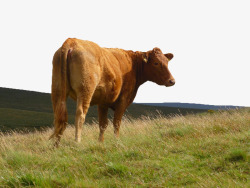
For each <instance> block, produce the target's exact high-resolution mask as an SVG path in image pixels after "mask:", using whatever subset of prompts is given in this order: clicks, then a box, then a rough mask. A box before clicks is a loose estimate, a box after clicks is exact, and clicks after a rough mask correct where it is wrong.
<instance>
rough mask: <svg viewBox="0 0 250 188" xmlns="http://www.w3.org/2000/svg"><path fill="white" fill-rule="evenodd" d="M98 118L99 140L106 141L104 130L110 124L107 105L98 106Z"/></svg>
mask: <svg viewBox="0 0 250 188" xmlns="http://www.w3.org/2000/svg"><path fill="white" fill-rule="evenodd" d="M98 119H99V128H100V134H99V141H100V142H103V141H104V132H105V130H106V128H107V126H108V107H106V106H101V105H99V106H98Z"/></svg>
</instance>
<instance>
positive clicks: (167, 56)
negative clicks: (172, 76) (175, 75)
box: [164, 53, 174, 61]
mask: <svg viewBox="0 0 250 188" xmlns="http://www.w3.org/2000/svg"><path fill="white" fill-rule="evenodd" d="M164 55H165V56H166V58H168V60H169V61H170V60H171V59H173V57H174V55H173V54H171V53H168V54H164Z"/></svg>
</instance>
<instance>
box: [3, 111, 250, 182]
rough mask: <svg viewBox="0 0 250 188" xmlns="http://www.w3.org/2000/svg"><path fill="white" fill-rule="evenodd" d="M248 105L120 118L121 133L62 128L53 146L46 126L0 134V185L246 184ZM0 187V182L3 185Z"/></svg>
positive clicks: (93, 125) (249, 135)
mask: <svg viewBox="0 0 250 188" xmlns="http://www.w3.org/2000/svg"><path fill="white" fill-rule="evenodd" d="M249 125H250V109H249V108H248V109H241V110H229V111H221V112H214V113H203V114H196V115H187V116H180V115H175V116H172V117H171V118H170V117H167V118H166V117H164V116H159V117H157V118H141V119H136V120H135V119H124V122H123V125H122V127H121V137H120V139H115V138H114V136H113V128H112V126H111V125H109V127H108V129H107V131H106V134H105V142H104V143H103V144H100V143H98V142H97V137H98V133H99V130H98V126H97V124H92V126H84V130H83V135H82V141H81V143H78V144H77V143H75V142H74V141H73V140H74V128H73V127H68V128H67V129H66V131H65V134H64V136H63V139H62V143H61V145H60V147H59V148H58V149H52V148H53V147H52V145H53V144H52V143H51V142H49V141H48V137H49V135H50V134H51V132H52V130H51V129H48V130H47V131H45V132H42V133H41V132H33V133H29V134H20V133H13V134H11V135H0V143H1V144H0V185H1V186H2V187H24V186H28V187H185V186H187V187H249V186H250V184H249V182H248V181H249V178H250V176H249V172H250V168H249V167H250V166H249V162H250V156H249V154H250V150H249V143H250V134H249V133H250V126H249ZM1 186H0V187H1Z"/></svg>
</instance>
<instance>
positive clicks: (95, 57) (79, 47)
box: [51, 38, 175, 145]
mask: <svg viewBox="0 0 250 188" xmlns="http://www.w3.org/2000/svg"><path fill="white" fill-rule="evenodd" d="M172 58H173V54H171V53H168V54H163V53H162V52H161V50H160V49H159V48H154V49H153V50H150V51H147V52H138V51H137V52H133V51H127V50H122V49H117V48H101V47H100V46H98V45H97V44H95V43H93V42H90V41H84V40H79V39H71V38H69V39H67V40H66V41H65V42H64V44H63V45H62V47H61V48H59V49H58V50H57V52H56V53H55V55H54V57H53V75H52V103H53V110H54V126H55V130H54V133H53V135H52V136H51V138H52V137H54V136H55V137H56V143H55V145H58V143H59V141H60V138H61V136H62V134H63V132H64V130H65V128H66V125H67V118H68V117H67V109H66V99H67V97H68V96H70V97H71V98H73V99H74V100H76V101H77V107H76V116H75V127H76V132H75V139H76V141H77V142H80V140H81V131H82V125H83V123H84V121H85V116H86V114H87V112H88V108H89V106H90V105H98V117H99V127H100V135H99V141H101V142H102V141H103V140H104V136H103V135H104V131H105V129H106V127H107V125H108V119H107V114H108V108H111V109H113V110H114V120H113V125H114V133H115V135H116V136H117V137H118V136H119V128H120V124H121V119H122V116H123V114H124V112H125V110H126V108H127V107H128V106H129V105H130V104H131V103H132V102H133V100H134V98H135V96H136V93H137V90H138V88H139V86H140V85H142V84H143V83H145V82H146V81H152V82H155V83H157V84H159V85H164V86H172V85H174V84H175V80H174V78H173V76H172V75H171V73H170V71H169V70H168V62H169V61H170V60H171V59H172Z"/></svg>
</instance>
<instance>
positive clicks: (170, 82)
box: [165, 79, 175, 87]
mask: <svg viewBox="0 0 250 188" xmlns="http://www.w3.org/2000/svg"><path fill="white" fill-rule="evenodd" d="M174 84H175V79H169V80H168V82H167V84H166V85H165V86H167V87H168V86H173V85H174Z"/></svg>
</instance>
